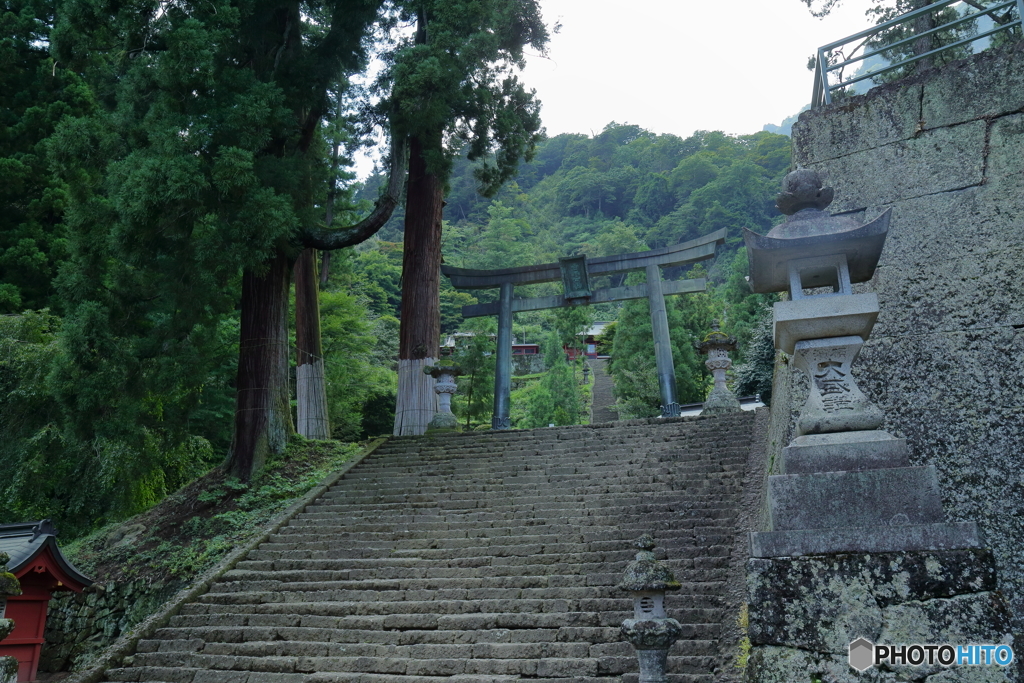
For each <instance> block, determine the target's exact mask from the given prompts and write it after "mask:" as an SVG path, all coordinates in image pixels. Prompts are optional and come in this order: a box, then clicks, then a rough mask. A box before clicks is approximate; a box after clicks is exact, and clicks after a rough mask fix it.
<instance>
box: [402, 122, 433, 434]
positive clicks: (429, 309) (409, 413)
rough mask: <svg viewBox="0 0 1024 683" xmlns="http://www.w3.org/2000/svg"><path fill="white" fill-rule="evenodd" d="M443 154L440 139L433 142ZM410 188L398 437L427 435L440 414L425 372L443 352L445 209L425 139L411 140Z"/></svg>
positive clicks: (404, 275)
mask: <svg viewBox="0 0 1024 683" xmlns="http://www.w3.org/2000/svg"><path fill="white" fill-rule="evenodd" d="M428 144H432V146H433V147H435V149H436V151H437V152H438V153H440V151H441V150H440V144H441V143H440V139H439V138H438V139H437V140H434V141H431V143H428ZM409 148H410V157H409V186H408V191H407V194H406V201H405V242H404V252H403V256H402V315H401V325H400V327H399V342H398V399H397V402H396V406H395V434H397V435H403V436H404V435H411V434H423V433H424V432H425V431H426V430H427V423H429V422H430V420H431V419H433V417H434V413H435V412H437V395H436V394H435V393H434V379H433V378H432V377H431V376H430V375H427V374H425V373H424V372H423V368H425V367H426V366H428V365H433V364H434V362H436V361H437V358H438V354H439V348H438V345H439V341H440V336H441V311H440V304H439V296H440V285H441V210H442V207H443V206H444V186H443V184H442V182H441V179H440V178H439V177H438V176H437V175H435V174H433V173H430V172H428V169H427V162H426V159H425V158H424V156H423V155H424V151H425V150H424V141H422V140H420V139H419V138H415V137H414V138H412V139H411V140H410V141H409Z"/></svg>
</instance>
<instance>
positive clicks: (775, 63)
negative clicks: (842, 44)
mask: <svg viewBox="0 0 1024 683" xmlns="http://www.w3.org/2000/svg"><path fill="white" fill-rule="evenodd" d="M540 2H541V8H542V11H543V15H544V20H545V22H546V23H547V24H548V25H549V26H551V25H553V24H555V23H556V22H559V23H561V24H562V28H561V30H560V32H559V33H558V34H556V35H553V36H552V38H551V42H550V45H549V49H548V58H547V59H544V58H541V57H531V58H530V60H529V64H528V66H527V69H526V71H525V72H524V73H523V75H522V79H523V81H524V82H525V83H526V84H527V85H528V86H529V87H532V88H535V89H536V90H537V95H538V97H539V98H540V100H541V102H542V103H543V109H542V111H541V117H542V119H543V121H544V125H545V126H546V128H547V130H548V134H549V135H557V134H558V133H588V134H589V133H592V132H593V133H597V132H600V131H601V129H602V128H604V126H605V125H606V124H607V123H608V122H610V121H618V122H619V123H633V124H637V125H640V126H642V127H644V128H647V129H649V130H652V131H654V132H656V133H675V134H676V135H680V136H683V137H686V136H688V135H690V134H691V133H693V132H694V131H695V130H722V131H725V132H726V133H731V134H745V133H754V132H757V131H759V130H761V128H762V127H763V126H764V124H766V123H774V124H779V123H781V122H782V120H783V119H785V118H786V117H787V116H790V115H792V114H795V113H796V112H798V111H799V110H800V108H801V107H803V106H804V105H805V104H807V103H808V102H809V101H810V99H811V86H812V72H810V71H808V70H807V68H806V65H807V58H808V57H809V56H810V55H812V54H813V53H814V52H815V51H816V50H817V48H818V46H820V45H824V44H826V43H830V42H832V41H834V40H837V39H839V38H842V37H844V36H847V35H850V34H852V33H856V32H857V31H860V30H862V29H864V28H867V27H868V26H869V25H871V22H870V21H869V20H868V19H867V17H865V16H864V11H865V10H866V9H867V7H868V6H869V4H870V3H869V2H868V0H845V2H843V3H842V4H841V5H840V6H839V7H838V8H836V9H835V10H833V13H832V15H830V16H829V17H827V18H825V19H815V18H814V17H812V16H811V14H810V12H808V10H807V6H806V5H805V4H804V3H803V2H801V0H729V1H728V2H718V1H715V0H700V1H698V0H631V1H628V2H627V1H624V0H540Z"/></svg>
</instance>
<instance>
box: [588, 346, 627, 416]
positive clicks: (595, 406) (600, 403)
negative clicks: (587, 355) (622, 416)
mask: <svg viewBox="0 0 1024 683" xmlns="http://www.w3.org/2000/svg"><path fill="white" fill-rule="evenodd" d="M587 362H588V363H590V367H591V368H593V369H594V373H593V374H594V380H593V381H594V388H593V392H594V393H593V402H592V403H591V405H592V408H591V416H590V421H591V422H592V423H593V424H597V423H599V422H614V421H615V420H618V419H619V414H618V413H617V412H616V411H614V410H612V409H611V406H613V405H615V382H614V381H613V380H612V376H611V375H609V374H608V361H606V360H605V359H603V358H592V359H590V360H588V361H587Z"/></svg>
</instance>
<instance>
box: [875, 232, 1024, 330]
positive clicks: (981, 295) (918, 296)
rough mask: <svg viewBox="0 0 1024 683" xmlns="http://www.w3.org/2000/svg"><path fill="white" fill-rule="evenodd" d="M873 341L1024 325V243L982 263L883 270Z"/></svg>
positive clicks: (980, 259) (988, 256)
mask: <svg viewBox="0 0 1024 683" xmlns="http://www.w3.org/2000/svg"><path fill="white" fill-rule="evenodd" d="M872 284H873V285H874V287H875V289H876V291H877V293H878V299H879V304H880V306H881V311H882V312H881V313H880V314H879V316H878V321H877V322H876V324H875V328H874V330H873V332H872V337H873V338H876V339H877V338H879V337H893V336H896V337H901V338H905V337H907V336H916V335H921V334H926V333H929V332H958V331H966V330H971V329H975V330H989V329H992V328H995V327H1001V326H1005V325H1019V324H1021V323H1024V244H1016V245H1007V246H1006V248H1004V249H1002V250H999V251H994V252H991V253H989V254H986V255H984V256H979V257H977V258H969V257H964V258H960V259H950V260H948V261H938V262H933V263H926V264H921V265H919V266H916V267H914V268H908V267H906V266H903V265H892V266H884V267H880V268H879V269H878V270H877V271H875V277H874V279H873V282H872Z"/></svg>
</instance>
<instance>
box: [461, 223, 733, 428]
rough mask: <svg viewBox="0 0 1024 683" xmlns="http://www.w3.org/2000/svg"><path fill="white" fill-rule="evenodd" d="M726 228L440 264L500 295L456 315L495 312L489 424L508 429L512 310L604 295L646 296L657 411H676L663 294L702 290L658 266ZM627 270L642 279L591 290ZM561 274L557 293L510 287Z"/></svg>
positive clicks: (694, 252)
mask: <svg viewBox="0 0 1024 683" xmlns="http://www.w3.org/2000/svg"><path fill="white" fill-rule="evenodd" d="M725 234H726V231H725V229H724V228H723V229H722V230H717V231H715V232H713V233H711V234H709V235H705V236H704V237H699V238H697V239H695V240H690V241H689V242H683V243H682V244H675V245H672V246H671V247H663V248H661V249H652V250H650V251H642V252H636V253H632V254H619V255H618V256H602V257H600V258H593V259H588V258H587V257H586V256H569V257H565V258H562V259H559V262H558V263H545V264H541V265H536V266H522V267H519V268H501V269H498V270H470V269H467V268H455V267H453V266H444V265H443V266H441V272H442V273H444V274H445V275H446V276H447V277H448V278H449V279H450V280H451V283H452V285H453V286H455V287H457V288H458V289H491V288H494V287H498V288H499V289H500V296H499V299H498V301H497V302H496V303H491V304H474V305H471V306H463V307H462V315H463V316H464V317H466V318H476V317H479V316H484V315H497V316H498V352H497V354H496V355H497V358H496V367H495V372H494V415H493V416H492V417H491V428H492V429H509V428H510V427H511V424H510V422H509V396H510V394H511V393H512V367H511V365H512V314H513V313H515V312H518V311H537V310H541V309H545V308H561V307H563V306H579V305H584V304H592V303H604V302H608V301H625V300H627V299H643V298H644V297H646V298H647V300H648V302H649V303H650V307H651V327H652V329H653V331H654V357H655V360H656V362H657V367H658V386H659V388H660V390H661V402H662V406H661V416H662V417H677V416H678V415H679V403H678V402H677V401H676V376H675V369H674V365H673V363H672V347H671V346H670V341H669V334H668V314H667V312H666V310H665V296H666V295H672V294H689V293H691V292H703V291H704V290H705V288H706V286H707V283H706V281H705V280H704V278H698V279H695V280H674V281H670V282H662V280H661V270H660V269H661V268H663V267H665V266H681V265H687V264H690V263H696V262H697V261H704V260H706V259H709V258H712V257H714V255H715V252H716V249H717V247H718V246H719V245H721V244H724V243H725ZM630 270H644V271H646V273H647V283H646V284H640V285H630V286H626V287H607V288H603V289H597V290H591V289H590V277H591V276H594V275H610V274H612V273H622V272H626V271H630ZM557 280H561V281H562V283H563V286H564V288H565V292H564V293H563V294H562V295H555V296H542V297H535V298H532V299H515V298H513V297H512V289H513V287H514V286H515V285H526V284H537V283H540V282H554V281H557Z"/></svg>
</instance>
